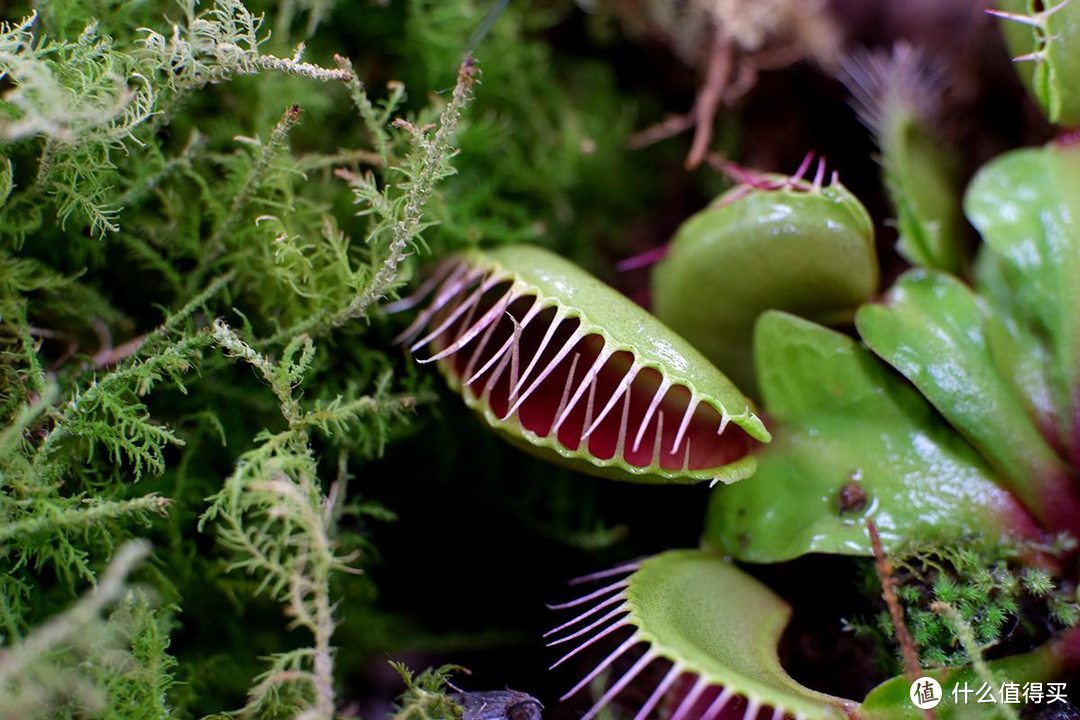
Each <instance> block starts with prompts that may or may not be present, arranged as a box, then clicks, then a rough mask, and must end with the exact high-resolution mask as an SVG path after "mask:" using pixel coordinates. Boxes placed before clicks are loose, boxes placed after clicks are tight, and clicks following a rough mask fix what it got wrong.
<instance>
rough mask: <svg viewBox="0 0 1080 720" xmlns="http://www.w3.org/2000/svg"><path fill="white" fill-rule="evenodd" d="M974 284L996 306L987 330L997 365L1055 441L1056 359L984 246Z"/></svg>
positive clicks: (1033, 417) (1045, 433) (1046, 435)
mask: <svg viewBox="0 0 1080 720" xmlns="http://www.w3.org/2000/svg"><path fill="white" fill-rule="evenodd" d="M975 283H976V287H978V288H979V295H980V296H981V297H983V298H985V299H986V301H987V302H988V303H989V305H990V306H991V307H992V308H993V312H992V313H989V314H988V316H987V323H986V327H985V328H984V331H985V332H986V340H987V343H988V345H989V348H990V356H991V357H992V358H993V360H994V364H995V365H996V366H997V368H998V370H999V371H1000V372H1001V375H1002V377H1003V378H1004V379H1005V381H1006V382H1007V383H1009V385H1010V387H1012V389H1013V392H1014V393H1015V394H1016V396H1017V397H1018V398H1019V399H1020V401H1021V402H1022V403H1023V404H1024V408H1025V409H1026V410H1027V414H1028V417H1030V418H1031V420H1032V422H1034V423H1035V426H1036V427H1038V428H1039V431H1040V432H1041V433H1042V435H1043V437H1044V438H1046V439H1047V440H1049V441H1051V442H1056V439H1057V428H1058V422H1059V420H1058V417H1057V408H1056V407H1055V406H1054V389H1053V387H1052V384H1051V378H1050V375H1051V372H1052V365H1053V358H1051V356H1050V350H1049V348H1047V347H1046V344H1045V343H1044V342H1043V340H1042V339H1041V338H1040V337H1038V336H1037V335H1036V333H1035V331H1034V329H1033V328H1032V327H1031V326H1030V325H1028V324H1027V323H1026V322H1024V321H1023V319H1022V318H1021V317H1020V314H1019V312H1018V310H1017V308H1016V302H1015V298H1014V297H1013V293H1012V289H1011V288H1009V286H1008V283H1007V282H1006V281H1005V278H1004V276H1003V274H1002V268H1001V258H1000V257H999V256H998V255H996V254H995V253H994V252H993V251H991V250H990V249H989V248H987V247H986V246H985V245H983V246H982V250H981V251H980V252H979V255H978V257H977V258H976V261H975Z"/></svg>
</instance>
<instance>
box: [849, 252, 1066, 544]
mask: <svg viewBox="0 0 1080 720" xmlns="http://www.w3.org/2000/svg"><path fill="white" fill-rule="evenodd" d="M988 316H989V312H988V310H987V309H986V307H985V305H984V304H982V303H981V302H980V301H979V299H978V298H977V297H976V295H975V293H974V292H972V291H971V290H970V289H969V288H968V287H967V286H966V285H964V284H963V283H962V282H960V281H959V280H957V279H956V278H954V277H952V276H950V275H946V274H944V273H939V272H935V271H929V270H913V271H911V272H908V273H907V274H905V275H904V276H903V277H901V278H900V280H899V281H897V283H896V285H895V286H893V288H892V290H890V291H889V293H888V294H887V295H886V296H885V299H884V303H883V304H881V305H865V306H863V307H862V308H861V309H860V310H859V313H858V315H857V316H856V326H857V327H858V329H859V334H860V335H861V336H862V338H863V340H864V341H865V342H866V344H867V345H869V346H870V349H871V350H873V351H874V352H875V353H877V354H878V355H879V356H880V357H881V358H882V359H884V360H885V361H886V362H888V363H889V364H890V365H892V366H893V367H894V368H896V369H897V370H898V371H900V373H902V374H903V375H904V377H906V378H907V379H908V380H910V381H911V382H912V383H914V385H915V387H917V388H918V389H919V391H920V392H922V394H923V396H925V397H926V398H927V399H928V400H929V401H930V403H931V404H933V406H934V407H935V408H937V410H938V412H940V413H941V414H942V415H943V416H944V417H945V418H946V419H947V420H948V421H949V422H950V423H951V424H952V425H953V427H955V428H956V429H957V430H959V431H960V433H961V434H962V435H963V436H964V437H965V438H967V440H968V441H969V442H971V444H972V445H973V446H974V447H975V449H977V450H978V451H979V452H980V453H981V454H982V456H983V457H984V458H986V460H987V461H988V462H989V463H990V465H991V466H992V467H993V468H994V469H995V471H996V472H997V473H998V476H999V478H1000V480H1001V482H1002V484H1003V485H1005V486H1006V487H1007V488H1008V489H1009V490H1011V491H1012V492H1013V493H1014V494H1015V495H1016V496H1017V497H1018V498H1019V499H1020V500H1021V502H1023V503H1024V504H1025V506H1027V508H1028V509H1029V510H1031V512H1032V513H1033V514H1034V515H1035V516H1036V517H1037V518H1039V520H1040V521H1042V522H1043V523H1044V524H1045V525H1046V526H1048V527H1051V528H1055V529H1064V528H1066V527H1074V526H1075V522H1076V518H1078V517H1080V498H1078V497H1077V496H1076V494H1075V493H1074V492H1072V490H1071V488H1070V487H1069V485H1070V479H1069V477H1068V471H1067V468H1066V467H1065V465H1064V463H1063V462H1062V461H1061V459H1060V458H1059V457H1058V456H1057V454H1056V453H1055V452H1054V451H1053V449H1051V448H1050V446H1049V445H1047V444H1046V441H1045V440H1043V438H1042V436H1041V435H1040V434H1039V431H1038V430H1037V429H1036V428H1035V426H1034V425H1032V423H1031V421H1030V420H1029V419H1028V416H1027V413H1026V412H1025V408H1024V406H1023V404H1022V403H1021V402H1020V400H1019V399H1018V398H1017V397H1016V395H1015V394H1014V393H1013V391H1012V388H1010V387H1009V385H1008V383H1007V382H1006V381H1005V379H1004V378H1003V377H1002V376H1001V374H1000V372H999V371H998V369H997V367H996V366H995V365H994V362H993V360H992V358H991V356H990V351H989V349H988V345H989V343H988V339H987V336H986V333H985V332H984V330H983V327H984V324H985V323H986V321H987V318H988ZM1051 498H1052V500H1051Z"/></svg>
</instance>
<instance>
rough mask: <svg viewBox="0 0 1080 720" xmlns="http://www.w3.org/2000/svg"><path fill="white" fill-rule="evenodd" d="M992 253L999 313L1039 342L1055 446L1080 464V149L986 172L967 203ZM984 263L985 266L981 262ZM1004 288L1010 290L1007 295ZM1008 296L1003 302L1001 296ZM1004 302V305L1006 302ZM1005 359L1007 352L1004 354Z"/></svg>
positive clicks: (1052, 151) (1066, 148)
mask: <svg viewBox="0 0 1080 720" xmlns="http://www.w3.org/2000/svg"><path fill="white" fill-rule="evenodd" d="M964 208H965V211H966V213H967V215H968V218H969V219H970V220H971V222H972V223H973V224H974V225H975V227H976V228H978V230H979V232H980V233H981V234H982V236H983V240H984V242H985V243H986V245H987V250H984V252H991V253H993V254H994V256H995V259H994V261H993V264H994V268H993V271H994V272H993V274H994V275H995V277H998V278H999V280H997V281H993V280H989V281H987V280H988V279H987V275H988V273H986V272H985V267H984V281H987V286H988V289H990V290H992V291H993V292H992V297H994V298H995V299H996V303H995V304H996V305H997V307H996V308H995V309H996V310H998V311H999V312H1001V313H1003V314H1004V316H1005V317H1006V318H1011V319H1012V320H1010V322H1012V321H1015V322H1017V323H1020V324H1021V325H1022V326H1024V327H1023V329H1022V330H1020V331H1019V332H1020V334H1021V335H1023V336H1031V337H1036V338H1041V339H1042V342H1044V343H1045V346H1046V349H1047V352H1048V354H1049V357H1050V367H1049V372H1048V380H1049V383H1050V386H1051V388H1052V396H1053V397H1054V399H1055V405H1056V412H1055V415H1056V417H1057V418H1058V428H1057V434H1058V441H1057V443H1056V445H1060V446H1063V447H1064V448H1066V457H1067V459H1068V460H1069V461H1070V462H1071V463H1072V464H1073V465H1076V464H1078V462H1080V426H1078V422H1080V313H1077V312H1076V310H1077V308H1078V307H1080V225H1078V223H1077V218H1078V217H1080V146H1076V145H1062V144H1057V143H1051V144H1049V145H1047V146H1045V147H1042V148H1032V149H1025V150H1017V151H1014V152H1011V153H1008V154H1007V155H1004V156H1002V157H1000V158H998V159H996V160H994V161H993V162H991V163H990V164H989V165H987V166H986V167H984V168H983V169H982V170H981V171H979V173H978V174H977V175H976V176H975V179H974V180H972V182H971V185H970V186H969V187H968V190H967V194H966V197H965V201H964ZM981 265H983V266H987V265H988V263H987V262H983V263H981ZM1001 286H1005V287H1007V290H1006V289H1004V288H1002V287H1001ZM1003 297H1004V298H1008V300H1006V301H1005V302H1003V301H1002V298H1003ZM1006 303H1007V304H1006ZM1006 354H1007V353H1006Z"/></svg>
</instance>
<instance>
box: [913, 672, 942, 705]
mask: <svg viewBox="0 0 1080 720" xmlns="http://www.w3.org/2000/svg"><path fill="white" fill-rule="evenodd" d="M908 697H910V698H911V702H912V704H913V705H915V707H917V708H919V709H920V710H929V709H931V708H936V707H937V706H938V703H940V702H941V685H940V684H939V683H938V681H937V680H935V679H934V678H928V677H921V678H919V679H918V680H916V681H915V682H913V683H911V690H909V691H908Z"/></svg>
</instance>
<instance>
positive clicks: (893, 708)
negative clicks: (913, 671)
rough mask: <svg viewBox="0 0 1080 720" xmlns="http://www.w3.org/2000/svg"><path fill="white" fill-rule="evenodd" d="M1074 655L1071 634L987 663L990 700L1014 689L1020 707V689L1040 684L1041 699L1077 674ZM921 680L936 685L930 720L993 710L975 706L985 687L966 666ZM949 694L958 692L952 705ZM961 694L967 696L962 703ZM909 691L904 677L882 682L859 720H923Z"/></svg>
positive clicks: (975, 719)
mask: <svg viewBox="0 0 1080 720" xmlns="http://www.w3.org/2000/svg"><path fill="white" fill-rule="evenodd" d="M1078 651H1080V633H1078V632H1077V631H1076V630H1071V631H1069V632H1066V633H1065V634H1064V635H1062V636H1060V637H1058V638H1055V639H1054V640H1051V641H1050V642H1047V643H1045V644H1043V645H1041V646H1040V647H1038V648H1036V649H1035V650H1032V651H1031V652H1027V653H1023V654H1021V655H1012V656H1010V657H1007V658H1001V659H999V660H991V661H989V662H987V663H986V667H987V669H988V670H989V672H990V674H992V675H993V677H994V680H995V682H994V684H993V685H992V687H993V692H994V697H1000V696H999V694H998V693H999V691H1000V690H1001V686H1002V683H1016V684H1017V685H1019V690H1020V691H1021V694H1020V699H1021V701H1022V700H1023V694H1022V689H1023V686H1024V684H1025V683H1041V684H1042V687H1043V690H1044V695H1045V691H1046V688H1047V683H1050V682H1054V681H1055V680H1061V679H1065V678H1067V677H1069V673H1070V672H1075V671H1076V669H1077V665H1078V659H1080V652H1078ZM923 676H924V677H929V678H933V679H935V680H937V681H938V682H939V683H940V684H941V689H942V701H941V703H940V704H939V705H938V706H937V707H935V708H934V717H936V718H937V719H938V720H982V719H983V718H987V717H988V710H989V709H993V708H994V707H995V705H990V704H987V703H985V702H984V703H979V702H978V696H977V694H976V693H978V691H979V689H980V688H981V686H982V684H983V683H984V682H986V681H985V680H983V679H982V677H981V676H980V675H979V673H978V672H977V671H976V670H975V669H974V668H972V667H970V666H968V667H962V668H944V669H941V670H925V671H923ZM954 688H956V689H957V695H956V698H955V699H954V697H953V689H954ZM964 688H968V689H970V690H971V691H972V693H971V694H970V695H968V696H967V697H966V702H964V697H965V696H964V692H963V691H964ZM910 690H911V680H910V679H908V678H907V677H905V676H903V675H900V676H897V677H894V678H892V679H890V680H886V681H885V682H883V683H882V684H880V685H878V686H877V687H876V688H874V689H873V690H871V691H870V694H868V695H867V696H866V699H865V700H864V701H863V703H862V705H860V706H859V717H860V718H864V719H865V720H924V718H925V717H926V716H925V715H924V714H923V711H921V710H919V709H918V708H916V707H915V705H914V704H913V703H912V702H911V698H910V696H909V695H908V693H909V692H910ZM956 699H958V700H960V702H956V701H955V700H956ZM1019 707H1020V705H1019V704H1014V705H1013V708H1014V709H1018V708H1019Z"/></svg>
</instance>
